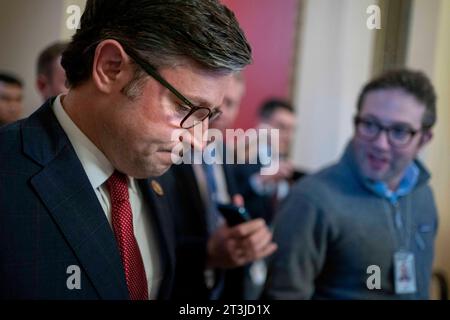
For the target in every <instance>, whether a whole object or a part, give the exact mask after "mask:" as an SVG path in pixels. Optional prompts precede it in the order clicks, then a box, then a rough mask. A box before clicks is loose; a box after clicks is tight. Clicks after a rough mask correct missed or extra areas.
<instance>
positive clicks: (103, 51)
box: [92, 39, 133, 94]
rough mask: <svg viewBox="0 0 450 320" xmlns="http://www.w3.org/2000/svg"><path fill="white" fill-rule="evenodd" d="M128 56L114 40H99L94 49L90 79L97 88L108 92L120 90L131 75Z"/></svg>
mask: <svg viewBox="0 0 450 320" xmlns="http://www.w3.org/2000/svg"><path fill="white" fill-rule="evenodd" d="M129 61H130V58H129V57H128V55H127V54H126V53H125V51H124V49H123V47H122V45H121V44H120V43H119V42H117V41H115V40H111V39H109V40H104V41H102V42H100V44H99V45H98V46H97V48H96V50H95V56H94V61H93V65H92V80H93V82H94V84H95V86H96V87H97V89H98V90H99V91H101V92H103V93H106V94H109V93H112V92H116V91H120V90H121V89H122V88H123V87H124V86H125V85H126V84H127V83H128V82H129V81H130V80H131V79H132V76H133V70H132V68H131V66H130V63H129Z"/></svg>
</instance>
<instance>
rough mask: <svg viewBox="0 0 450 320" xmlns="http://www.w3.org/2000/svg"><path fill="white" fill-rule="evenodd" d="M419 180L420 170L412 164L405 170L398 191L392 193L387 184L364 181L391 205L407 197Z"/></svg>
mask: <svg viewBox="0 0 450 320" xmlns="http://www.w3.org/2000/svg"><path fill="white" fill-rule="evenodd" d="M418 179H419V168H418V167H417V165H416V164H415V163H414V162H412V163H411V164H410V165H409V166H408V167H407V168H406V170H405V174H404V175H403V178H402V180H400V184H399V185H398V188H397V190H395V191H392V190H390V189H389V187H388V186H387V184H386V183H385V182H382V181H373V180H370V179H364V182H365V185H366V186H367V188H369V190H371V191H372V192H373V193H375V194H376V195H378V196H380V197H382V198H385V199H387V200H389V202H390V203H392V204H396V203H397V201H398V198H400V197H402V196H405V195H407V194H408V193H410V192H411V191H412V189H413V188H414V187H415V186H416V184H417V180H418Z"/></svg>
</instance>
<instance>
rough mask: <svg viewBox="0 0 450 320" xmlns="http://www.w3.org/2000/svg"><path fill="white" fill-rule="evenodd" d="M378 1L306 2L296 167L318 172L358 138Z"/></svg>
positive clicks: (299, 73)
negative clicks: (355, 127) (371, 21)
mask: <svg viewBox="0 0 450 320" xmlns="http://www.w3.org/2000/svg"><path fill="white" fill-rule="evenodd" d="M374 3H376V1H373V0H342V1H334V0H314V1H311V0H309V1H306V3H305V8H304V12H303V17H304V18H303V19H304V25H303V30H302V32H301V34H300V35H299V36H300V37H301V41H300V42H299V48H298V54H299V55H300V62H299V64H298V65H297V69H296V70H295V75H296V79H297V81H296V84H295V87H294V88H293V94H294V105H296V106H297V124H298V127H297V132H296V136H295V141H294V147H293V150H292V151H293V158H294V162H295V163H296V165H297V166H298V167H300V168H303V169H305V170H307V171H314V170H317V169H319V168H321V167H323V166H324V165H325V164H328V163H330V162H332V161H335V160H336V159H338V157H339V156H340V154H341V153H342V151H343V149H344V146H345V144H346V143H347V141H348V139H349V138H350V136H351V134H352V117H353V115H354V113H355V104H356V98H357V94H358V91H359V89H360V87H361V85H362V83H364V82H365V81H366V80H367V79H368V78H369V77H370V76H371V74H370V72H371V68H372V52H373V46H374V35H375V32H376V31H374V30H369V29H368V28H367V26H366V20H367V18H368V17H369V15H368V14H366V9H367V7H368V6H369V5H371V4H374Z"/></svg>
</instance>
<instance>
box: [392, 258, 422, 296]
mask: <svg viewBox="0 0 450 320" xmlns="http://www.w3.org/2000/svg"><path fill="white" fill-rule="evenodd" d="M394 277H395V293H397V294H405V293H415V292H416V290H417V288H416V269H415V264H414V254H412V253H411V252H408V251H399V252H396V253H395V254H394Z"/></svg>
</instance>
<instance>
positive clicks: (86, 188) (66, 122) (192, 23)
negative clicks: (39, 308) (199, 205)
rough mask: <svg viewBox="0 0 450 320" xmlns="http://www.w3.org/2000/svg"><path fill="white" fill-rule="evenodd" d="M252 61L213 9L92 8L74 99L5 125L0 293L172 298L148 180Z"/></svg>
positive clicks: (206, 5) (132, 4) (160, 204)
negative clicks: (176, 135) (179, 134)
mask: <svg viewBox="0 0 450 320" xmlns="http://www.w3.org/2000/svg"><path fill="white" fill-rule="evenodd" d="M231 53H232V54H231ZM250 59H251V52H250V47H249V45H248V44H247V42H246V40H245V37H244V36H243V33H242V31H241V30H240V28H239V26H238V24H237V22H236V20H235V18H234V15H233V14H232V13H231V12H230V11H229V10H228V9H227V8H226V7H224V6H222V5H220V4H219V3H218V2H217V1H203V0H202V1H199V0H191V1H182V2H181V1H163V2H157V3H155V2H154V1H150V0H133V1H131V0H129V1H126V0H125V1H110V0H90V1H88V2H87V4H86V10H85V12H84V14H83V16H82V18H81V28H80V29H79V30H78V31H77V33H76V34H75V36H74V37H73V39H72V41H71V43H70V44H69V46H68V48H67V49H66V51H65V52H64V53H63V56H62V66H63V67H64V69H65V71H66V75H67V80H68V83H69V85H70V89H69V92H68V94H67V95H60V96H58V97H56V98H52V99H50V100H48V101H47V102H46V103H45V104H44V105H43V106H42V107H41V108H40V109H39V110H37V111H36V112H35V113H34V114H33V115H31V116H30V117H29V118H27V119H25V120H23V121H20V122H16V123H13V124H11V125H9V126H6V127H4V128H2V129H0V298H4V299H5V298H6V299H133V300H146V299H154V298H162V299H164V298H168V297H169V295H170V291H171V287H172V282H173V272H174V265H175V257H174V256H175V254H174V242H173V238H174V234H173V226H172V222H171V220H170V215H169V214H168V212H167V210H168V208H169V204H168V203H167V200H166V197H165V196H166V194H165V192H164V189H163V187H162V186H161V183H163V182H158V181H157V180H156V179H151V178H150V179H149V178H148V177H156V176H160V175H161V174H163V173H164V172H165V171H166V170H167V169H168V168H169V167H170V165H171V164H172V158H173V155H174V146H175V145H176V144H177V143H178V141H173V139H172V133H173V131H174V130H175V129H177V128H180V127H182V128H184V129H186V130H188V131H189V132H191V131H190V130H193V127H194V126H195V125H196V124H199V123H202V124H203V127H204V128H207V126H208V121H209V120H210V119H214V117H216V116H217V115H218V114H219V113H220V112H219V111H218V108H214V107H213V106H218V105H220V104H221V102H222V99H223V95H224V88H225V87H226V86H227V84H228V82H229V81H230V79H231V75H232V73H233V72H236V71H239V70H240V69H242V68H243V67H244V66H245V65H247V64H248V63H249V62H250ZM175 88H176V89H175ZM181 92H182V93H181ZM190 142H191V144H192V145H198V144H199V143H198V142H196V141H195V138H193V137H192V139H191V141H190Z"/></svg>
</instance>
